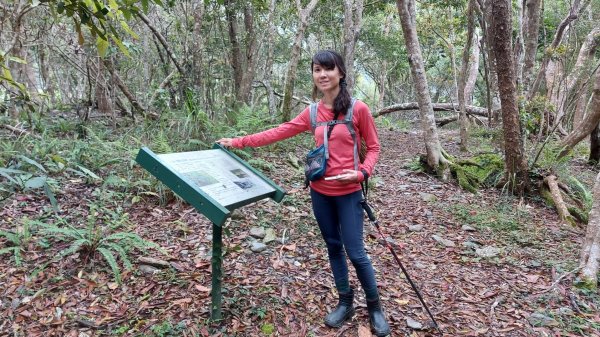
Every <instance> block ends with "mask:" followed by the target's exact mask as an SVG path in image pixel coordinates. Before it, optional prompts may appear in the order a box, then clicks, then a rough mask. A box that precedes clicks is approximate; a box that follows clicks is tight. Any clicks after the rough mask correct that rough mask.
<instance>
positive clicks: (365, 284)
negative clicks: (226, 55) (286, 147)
mask: <svg viewBox="0 0 600 337" xmlns="http://www.w3.org/2000/svg"><path fill="white" fill-rule="evenodd" d="M311 70H312V76H313V83H314V87H313V100H316V98H317V94H319V93H320V95H321V99H320V101H319V102H318V105H317V122H327V121H331V120H336V119H340V120H343V119H344V115H345V114H346V112H347V111H348V109H349V108H350V109H352V113H353V114H352V125H351V126H353V127H354V132H355V133H356V140H357V145H358V146H360V139H361V138H363V139H364V140H365V143H366V157H365V159H364V161H363V162H362V163H360V165H359V167H358V169H355V165H354V162H355V159H354V153H355V152H354V140H353V138H352V136H351V134H350V132H349V128H348V127H346V125H343V124H342V125H339V126H337V127H336V125H330V126H327V125H325V126H317V127H316V129H315V132H314V137H315V142H316V145H317V146H320V145H321V144H323V143H324V137H323V134H324V132H325V128H326V127H328V135H329V137H328V139H329V141H328V143H329V144H328V148H329V159H328V160H327V167H326V176H325V177H324V178H322V179H318V180H316V181H312V182H310V195H311V200H312V207H313V211H314V214H315V218H316V219H317V223H318V224H319V228H320V230H321V234H322V236H323V239H324V240H325V243H326V245H327V252H328V256H329V262H330V264H331V269H332V271H333V277H334V281H335V286H336V288H337V291H338V294H339V303H338V306H337V307H336V308H335V309H334V310H333V311H332V312H331V313H329V314H328V315H327V316H326V317H325V324H326V325H328V326H330V327H335V328H339V327H341V326H342V324H343V323H344V322H345V321H346V320H347V319H349V318H351V317H352V315H354V307H353V304H352V303H353V299H354V291H353V289H352V288H351V287H350V282H349V279H348V265H347V263H346V255H345V254H344V249H345V252H346V253H347V254H348V257H349V258H350V261H351V262H352V264H353V265H354V268H355V270H356V274H357V276H358V279H359V280H360V283H361V286H362V288H363V290H364V291H365V295H366V299H367V308H368V311H369V318H370V321H371V327H372V329H373V330H374V332H375V335H377V336H386V335H388V334H389V333H390V328H389V325H388V323H387V321H386V319H385V315H384V313H383V310H382V308H381V304H380V300H379V294H378V291H377V282H376V280H375V273H374V270H373V266H372V265H371V261H370V260H369V257H368V256H367V254H366V251H365V247H364V242H363V209H362V207H361V203H360V202H361V200H362V199H363V196H362V191H361V186H360V182H362V181H363V180H365V179H366V178H368V176H369V175H370V174H371V172H373V167H374V166H375V163H376V161H377V158H378V157H379V149H380V146H379V140H378V138H377V130H376V129H375V124H374V122H373V117H372V116H371V112H370V110H369V107H368V106H367V105H366V104H365V103H363V102H361V101H358V100H357V101H355V103H354V105H353V106H352V104H353V101H352V98H351V97H350V94H349V92H348V90H347V89H346V80H345V77H346V67H345V65H344V61H343V59H342V57H341V56H340V55H339V54H338V53H336V52H334V51H331V50H324V51H319V52H317V53H316V54H315V56H313V58H312V63H311ZM309 110H310V109H309V108H306V109H305V110H304V111H302V113H300V114H299V115H298V116H296V117H295V118H294V119H293V120H292V121H290V122H287V123H283V124H281V125H280V126H278V127H276V128H273V129H270V130H267V131H263V132H260V133H256V134H253V135H249V136H245V137H240V138H233V139H232V138H222V139H220V140H218V142H219V143H220V144H221V145H223V146H228V147H229V146H231V147H235V148H243V147H245V146H250V147H257V146H263V145H268V144H271V143H274V142H277V141H280V140H283V139H286V138H289V137H292V136H295V135H297V134H299V133H301V132H304V131H310V130H311V122H310V112H309ZM317 125H318V124H317Z"/></svg>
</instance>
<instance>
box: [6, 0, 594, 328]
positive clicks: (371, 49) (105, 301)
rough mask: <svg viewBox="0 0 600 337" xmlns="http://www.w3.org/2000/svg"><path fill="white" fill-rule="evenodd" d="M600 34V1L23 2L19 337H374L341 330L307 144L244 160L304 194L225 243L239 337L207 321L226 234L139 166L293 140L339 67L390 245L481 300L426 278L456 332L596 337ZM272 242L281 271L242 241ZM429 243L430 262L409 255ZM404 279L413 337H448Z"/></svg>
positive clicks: (18, 1) (11, 275) (9, 213)
mask: <svg viewBox="0 0 600 337" xmlns="http://www.w3.org/2000/svg"><path fill="white" fill-rule="evenodd" d="M598 13H600V1H598V0H584V1H579V0H574V1H561V0H556V1H541V0H531V1H530V0H523V1H512V2H510V1H490V0H468V1H461V0H448V1H445V0H428V1H420V2H418V3H415V2H414V1H396V2H394V1H362V0H344V1H329V0H322V1H317V0H311V1H304V0H303V1H300V0H296V1H275V0H270V1H266V0H253V1H235V0H222V1H208V0H207V1H161V0H154V1H148V0H145V1H134V0H109V1H97V0H85V1H69V0H67V1H53V0H50V1H33V0H12V1H10V0H9V1H3V2H1V3H0V27H1V30H0V47H1V48H0V53H1V54H0V66H1V67H2V69H1V74H0V137H1V138H0V139H1V140H2V141H1V143H0V151H1V152H0V205H1V206H2V208H1V213H0V215H1V218H0V254H2V256H3V259H2V262H0V285H2V287H0V289H2V290H0V294H1V296H2V297H0V310H1V314H2V320H0V334H1V335H5V334H6V335H11V336H35V335H43V336H51V335H55V336H62V335H73V336H81V334H83V335H84V336H93V335H115V336H117V335H118V336H121V335H155V336H170V335H190V336H191V335H203V336H204V335H206V336H207V335H221V336H234V335H273V334H275V335H300V336H306V335H318V336H323V335H327V334H329V335H332V336H334V335H343V334H348V335H356V333H358V334H359V335H361V336H363V335H364V336H366V335H368V334H369V332H368V329H365V328H364V326H365V324H366V323H365V320H364V319H362V321H361V320H360V319H359V320H353V322H352V324H351V325H349V326H348V327H346V328H344V329H342V330H341V331H340V332H334V331H330V330H326V328H325V327H324V326H323V324H322V322H321V318H322V317H321V316H322V315H321V314H322V313H324V312H325V311H326V310H327V308H326V307H325V306H323V305H322V303H329V302H331V304H332V305H333V304H334V303H333V302H334V300H333V297H334V291H333V289H332V285H331V284H330V283H331V281H330V280H328V279H327V273H325V272H322V270H324V269H325V270H326V269H327V268H328V266H327V263H326V259H324V257H323V256H321V255H322V254H320V255H319V256H313V254H310V253H308V252H310V251H312V250H314V249H315V247H320V246H319V245H320V244H318V243H317V242H318V237H317V238H315V239H312V240H311V239H310V238H311V236H314V235H318V233H316V234H315V233H314V232H313V231H312V230H311V229H310V228H311V227H310V226H311V224H313V220H312V218H311V217H310V215H309V214H310V210H309V209H308V208H307V206H308V200H307V197H306V195H305V193H303V191H302V190H301V188H300V186H301V184H302V178H301V176H302V172H301V169H302V168H301V164H300V162H301V160H299V158H302V155H303V154H304V153H305V152H306V150H307V149H308V148H309V147H310V143H311V140H310V136H309V135H305V136H301V137H297V138H296V139H294V140H291V141H284V142H282V143H280V144H277V145H273V146H270V147H268V148H266V149H247V150H244V151H238V152H236V153H237V154H238V155H240V156H241V157H242V158H244V159H246V160H248V161H249V162H250V163H251V164H252V165H254V166H256V167H257V168H259V169H261V170H263V171H265V172H267V174H268V175H269V176H270V177H272V178H273V179H274V180H275V181H276V182H278V183H280V184H281V185H282V186H284V187H285V188H286V189H287V190H288V192H289V194H288V196H287V197H286V199H285V201H284V202H283V203H282V205H274V204H270V203H258V204H256V205H253V206H250V207H248V208H245V209H244V210H243V211H244V212H243V214H237V215H236V216H235V217H233V218H232V220H231V221H230V223H229V224H228V225H227V237H228V238H227V242H226V246H227V248H226V255H225V267H224V268H225V274H226V275H228V277H230V278H229V279H227V278H226V283H227V282H230V284H231V287H230V289H229V290H226V292H225V295H224V296H225V299H226V300H225V303H224V310H225V312H226V315H225V318H224V320H223V321H221V322H210V320H209V319H208V317H209V316H208V313H209V310H208V306H209V304H208V303H209V298H208V297H209V296H208V294H209V292H210V288H209V285H210V281H209V280H210V270H209V266H210V263H209V262H207V261H209V260H210V256H209V250H210V226H209V224H208V223H207V221H206V220H205V219H202V218H201V217H200V216H196V215H195V214H194V213H193V210H192V209H191V208H190V207H189V205H187V204H185V203H184V202H182V201H181V200H180V199H178V198H177V197H176V196H174V195H173V194H172V193H171V192H170V191H168V190H167V189H166V188H165V187H164V186H163V185H161V184H160V183H158V182H157V181H156V180H155V179H154V178H152V177H151V176H150V175H149V174H147V173H145V172H143V171H142V170H141V169H140V168H139V166H137V165H136V164H135V162H134V157H135V154H136V153H137V150H138V149H139V148H140V147H142V146H144V145H145V146H148V147H150V148H151V149H152V150H153V151H155V152H157V153H167V152H180V151H191V150H198V149H206V148H209V147H210V146H211V145H212V142H214V140H215V139H218V138H220V137H222V136H228V137H230V136H240V135H244V134H249V133H252V132H256V131H259V130H263V129H266V128H268V127H271V126H275V125H277V124H278V123H281V122H283V121H287V120H289V119H291V118H292V117H293V116H295V115H296V114H297V113H298V112H300V111H301V110H302V109H303V108H304V107H305V106H306V104H308V103H309V102H310V100H311V98H310V93H311V91H312V78H311V74H310V71H309V69H310V58H311V56H312V55H313V54H314V53H315V52H316V51H317V50H320V49H334V50H337V51H339V52H341V53H342V54H343V55H344V58H345V59H346V63H347V64H348V65H349V66H348V70H349V73H348V83H349V88H351V90H352V92H353V95H354V96H355V97H357V98H359V99H361V100H363V101H365V102H366V103H367V104H368V105H369V106H370V107H371V110H372V113H373V115H374V116H375V119H376V122H377V124H378V126H379V129H380V130H381V135H380V136H381V138H382V141H383V142H382V143H383V146H384V152H385V151H388V152H387V153H384V156H383V157H382V161H381V164H380V166H379V168H378V174H377V175H379V177H380V178H374V179H372V182H371V184H372V193H373V195H374V196H373V198H374V199H375V201H376V202H379V207H380V212H381V213H383V214H384V215H383V216H384V217H386V215H389V214H395V213H394V210H397V209H404V210H405V213H403V214H404V215H403V216H400V215H399V216H398V218H394V217H393V216H391V215H390V216H389V217H388V220H390V221H391V222H393V223H394V225H396V226H390V228H388V231H387V232H386V234H387V235H390V238H388V240H391V241H393V242H394V244H396V245H398V247H399V248H402V249H403V250H404V249H406V251H405V252H404V256H405V257H407V258H408V259H409V260H410V261H413V260H414V261H416V260H420V261H421V262H423V261H430V262H431V265H438V266H439V265H440V264H445V265H447V268H448V269H447V270H445V272H446V273H447V274H448V275H454V276H457V277H458V278H459V279H460V280H456V279H453V278H452V277H453V276H452V277H450V276H449V278H439V277H435V275H437V273H438V272H439V269H438V271H436V268H433V269H431V268H429V267H427V266H424V265H423V263H421V266H420V267H419V266H417V267H416V268H418V269H420V271H421V273H420V274H422V275H421V277H420V280H419V282H420V284H421V286H422V287H423V288H426V289H427V290H426V293H427V294H428V295H429V301H431V302H433V304H436V305H435V307H436V310H434V312H435V313H436V314H437V315H438V317H439V316H441V317H442V318H441V319H440V321H441V323H442V327H443V328H444V330H445V331H446V332H447V333H448V334H449V335H471V336H477V335H482V336H483V335H498V336H504V335H507V334H510V335H524V336H529V335H550V334H553V335H569V334H570V335H580V336H591V335H593V334H594V333H597V329H599V328H600V317H599V316H598V305H599V301H600V300H599V298H598V294H597V290H596V289H597V282H598V278H597V277H598V258H599V256H600V208H599V207H600V205H598V203H600V182H599V180H600V176H596V175H597V172H598V169H597V163H598V160H599V159H600V129H599V127H598V125H599V121H600V72H599V71H598V67H599V64H600V63H599V60H600V51H599V49H598V44H599V43H600V26H599V24H598V22H600V14H598ZM386 144H387V145H386ZM386 146H388V150H385V148H386ZM395 151H397V152H395ZM385 156H390V157H385ZM385 158H387V159H388V160H389V161H385V160H384V159H385ZM290 172H292V173H290ZM397 172H400V173H401V174H400V173H397ZM406 179H408V181H406ZM432 186H433V187H432ZM440 186H443V190H444V193H450V194H451V196H450V197H449V198H450V199H442V198H441V197H440V196H439V195H436V193H438V192H439V190H440ZM411 190H412V191H413V192H414V193H413V194H415V195H416V199H418V200H417V201H414V200H406V197H405V195H406V194H407V193H408V192H407V191H411ZM429 190H432V191H436V193H425V192H426V191H429ZM386 193H387V194H386ZM386 195H387V198H384V196H386ZM444 195H446V194H444ZM452 198H458V199H452ZM438 199H439V200H438ZM457 200H458V202H456V201H457ZM481 200H486V201H487V203H486V204H485V205H482V204H478V201H481ZM415 202H417V204H416V205H415V204H414V203H415ZM400 203H402V204H403V206H398V205H399V204H400ZM411 207H416V208H415V209H417V210H419V211H423V212H424V214H425V215H426V216H425V218H424V219H425V220H422V221H423V223H420V221H421V220H414V219H413V220H410V221H409V220H407V219H410V216H409V215H407V214H410V212H411ZM432 210H435V212H436V213H435V214H438V215H437V216H436V217H433V216H431V212H432ZM428 212H429V213H428ZM527 213H530V214H529V215H526V214H527ZM444 216H447V217H448V219H452V220H448V223H446V224H443V225H441V224H440V223H439V219H440V218H444ZM402 217H404V218H403V219H404V220H402V219H400V218H402ZM290 221H292V222H297V223H298V224H299V227H298V228H292V227H290V226H289V223H290ZM313 225H314V224H313ZM419 225H423V226H424V227H425V229H424V230H423V228H421V229H417V228H416V227H411V226H419ZM463 225H467V227H466V228H463ZM256 226H258V227H265V228H267V229H271V230H273V232H274V233H275V235H276V236H278V239H277V240H275V241H276V242H279V243H278V244H273V243H272V242H271V241H270V243H269V244H270V245H269V246H267V248H268V249H267V251H266V252H267V253H260V254H254V253H252V251H250V249H249V248H250V247H251V244H252V242H251V241H252V240H254V239H252V236H251V235H248V234H242V233H245V231H247V230H248V229H249V228H250V227H256ZM440 226H442V227H443V228H440ZM165 227H166V228H165ZM455 227H456V228H455ZM440 231H441V232H443V233H445V235H446V236H439V235H433V236H432V235H430V234H435V233H439V232H440ZM463 232H464V233H471V232H475V234H468V235H470V239H467V236H468V235H466V234H464V233H463ZM415 233H420V234H415ZM457 233H459V234H457ZM548 233H550V234H548ZM454 235H457V236H456V238H458V240H462V241H464V242H463V243H462V246H459V247H456V246H454V242H453V241H452V240H449V239H451V238H452V237H453V236H454ZM417 236H418V237H419V238H421V239H422V240H424V241H423V242H422V245H421V247H423V249H421V250H419V249H416V247H413V248H406V247H405V244H407V243H403V244H399V243H397V242H404V241H406V239H407V237H409V238H411V240H416V237H417ZM286 237H287V239H286ZM432 238H433V239H432ZM367 239H369V240H371V242H372V243H373V244H375V243H376V241H377V239H376V235H374V236H368V238H367ZM500 243H502V244H500ZM413 245H415V246H419V245H418V244H416V243H415V242H413ZM498 246H501V247H500V248H498ZM322 248H323V247H320V249H322ZM530 250H531V251H530ZM440 251H443V252H444V253H440ZM523 251H528V253H527V254H530V255H531V256H530V255H527V254H525V253H523ZM269 252H270V253H269ZM432 252H436V253H435V254H433V253H432ZM261 254H262V255H261ZM370 254H371V255H372V256H379V255H380V254H381V255H382V256H385V250H383V251H379V250H377V248H372V251H370ZM440 254H441V255H440ZM523 254H525V255H527V256H528V257H527V258H525V257H523V256H525V255H523ZM147 256H153V257H154V260H152V261H149V260H148V259H147ZM548 256H552V258H549V257H548ZM303 259H304V260H303ZM308 260H311V261H308ZM388 260H389V259H386V258H385V257H383V258H382V261H383V262H381V264H378V262H375V263H376V267H378V268H380V269H381V270H383V273H387V272H388V271H394V270H396V269H395V267H394V265H393V264H389V263H388V262H390V261H388ZM440 261H441V262H440ZM417 265H419V263H417ZM308 266H310V268H309V267H308ZM412 267H413V268H414V266H412ZM421 267H422V268H421ZM149 268H154V269H149ZM294 268H296V269H294ZM298 268H300V269H302V270H304V269H305V270H304V271H306V272H307V273H308V272H309V271H311V272H314V273H316V275H317V276H314V277H308V275H309V274H306V275H305V274H303V273H304V271H302V272H299V271H298V272H294V270H297V269H298ZM311 268H315V269H311ZM437 268H442V267H441V266H440V267H437ZM510 268H515V269H514V270H512V269H510ZM430 269H431V270H430ZM258 271H261V272H260V273H257V272H258ZM465 273H469V275H479V276H473V278H470V279H461V278H463V277H465V276H464V275H465ZM488 273H492V274H488ZM257 274H260V275H257ZM267 275H268V276H267ZM282 275H283V276H282ZM427 275H429V276H430V277H428V276H427ZM511 275H512V276H514V275H520V276H521V277H522V279H523V280H525V281H523V282H521V281H516V279H515V281H514V282H517V283H518V282H521V283H518V286H517V285H516V284H517V283H513V282H512V281H511V280H512V278H511V277H512V276H511ZM390 277H391V278H395V281H390V283H389V284H394V286H391V285H388V287H386V286H385V284H386V283H385V281H384V286H383V287H384V289H386V291H387V292H385V294H386V295H385V298H384V299H385V303H387V305H386V307H387V308H388V309H387V310H388V314H389V315H390V316H392V318H391V322H392V326H393V328H394V329H395V331H398V332H401V331H402V332H405V333H407V334H408V333H412V334H414V335H427V334H428V333H430V332H433V330H428V328H427V326H426V324H424V325H425V326H421V327H418V326H416V325H415V324H412V323H414V322H412V323H411V324H408V323H407V322H406V320H405V317H404V316H411V317H413V318H415V319H417V320H420V321H421V322H425V321H426V320H427V317H426V316H425V315H423V314H422V313H421V312H420V309H419V305H418V302H417V301H415V299H414V297H413V295H410V289H409V288H405V287H404V285H402V286H401V285H400V284H399V283H402V282H403V280H398V275H396V276H393V275H392V276H390ZM476 278H480V279H479V281H477V282H476V281H474V280H475V279H476ZM450 279H452V281H450ZM282 280H283V281H282ZM490 280H494V281H490ZM486 282H490V283H492V284H495V286H496V287H495V288H492V289H487V290H486V288H485V284H486ZM495 282H498V283H497V284H496V283H495ZM475 283H477V285H476V286H474V284H475ZM300 285H302V286H300ZM472 286H473V287H472ZM253 287H254V288H253ZM396 287H401V288H398V289H396ZM315 288H316V289H319V290H318V291H316V294H315V295H309V297H308V298H306V294H312V293H314V292H315V290H314V289H315ZM253 289H254V290H256V289H258V291H254V290H253ZM292 289H294V290H292ZM498 289H502V290H501V291H498ZM440 294H442V295H440ZM448 294H452V296H450V295H448ZM457 294H458V295H457ZM436 296H441V297H440V298H437V297H436ZM457 296H458V297H457ZM324 299H327V301H325V302H324ZM465 299H466V300H465ZM488 302H489V303H488ZM450 303H452V304H450ZM465 303H469V304H468V305H467V304H465ZM481 304H483V307H482V308H477V309H475V307H477V305H481ZM469 305H470V306H473V307H469V308H466V307H465V306H469ZM307 308H310V309H311V311H312V312H313V314H307V313H306V310H308V309H307ZM363 318H364V315H363ZM417 323H419V322H417ZM407 324H408V325H407ZM419 324H420V323H419Z"/></svg>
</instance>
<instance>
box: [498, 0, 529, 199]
mask: <svg viewBox="0 0 600 337" xmlns="http://www.w3.org/2000/svg"><path fill="white" fill-rule="evenodd" d="M492 13H493V17H494V19H493V21H492V29H491V31H493V32H494V37H493V40H494V54H495V56H496V65H497V70H498V88H499V91H500V101H501V102H502V125H503V129H504V156H505V158H504V159H505V162H506V178H507V182H508V184H509V188H510V189H511V191H513V193H516V194H519V195H522V194H523V193H524V192H526V191H528V190H529V175H528V168H527V160H526V159H525V151H524V149H523V143H522V141H521V125H520V121H519V109H518V105H517V88H516V85H515V74H514V72H515V67H514V65H513V60H514V58H513V55H512V42H511V40H512V39H511V35H512V23H511V13H512V11H511V2H510V0H496V1H494V2H493V3H492Z"/></svg>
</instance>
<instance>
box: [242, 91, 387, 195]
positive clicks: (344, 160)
mask: <svg viewBox="0 0 600 337" xmlns="http://www.w3.org/2000/svg"><path fill="white" fill-rule="evenodd" d="M333 116H334V113H333V110H332V109H329V108H327V107H326V106H325V105H324V104H323V103H322V102H319V104H318V108H317V122H327V121H330V120H332V119H333ZM338 119H344V116H343V115H341V116H339V117H338ZM352 122H353V124H354V130H355V132H356V141H357V146H358V150H359V152H360V146H361V142H360V139H361V138H364V139H365V143H366V146H367V155H366V157H365V160H364V161H363V162H362V163H359V170H360V169H364V170H366V171H367V173H368V174H369V175H371V174H372V172H373V168H374V167H375V163H376V162H377V159H378V158H379V151H380V145H379V139H378V137H377V129H376V128H375V123H374V121H373V116H372V115H371V111H370V110H369V107H368V106H367V105H366V104H365V103H363V102H362V101H359V100H357V101H356V103H355V104H354V111H353V115H352ZM324 127H326V126H317V128H316V129H315V134H314V139H315V144H316V146H320V145H321V144H323V132H324ZM304 131H310V112H309V107H307V108H306V109H304V111H302V112H301V113H300V114H299V115H298V116H296V117H295V118H294V119H292V120H291V121H289V122H286V123H283V124H281V125H279V126H277V127H275V128H272V129H269V130H266V131H263V132H259V133H255V134H252V135H248V136H245V137H239V138H235V139H233V142H232V145H233V147H235V148H243V147H246V146H249V147H258V146H264V145H268V144H271V143H275V142H277V141H280V140H284V139H287V138H290V137H293V136H295V135H297V134H299V133H301V132H304ZM353 146H354V142H353V141H352V136H351V135H350V132H349V131H348V127H347V126H346V125H344V124H340V125H336V126H335V127H334V128H333V131H332V132H331V136H330V138H329V145H328V148H329V160H327V169H326V176H335V175H338V174H341V173H343V172H342V171H343V170H344V169H350V170H354V154H353V153H354V152H353V151H354V149H353ZM363 179H364V177H363V175H362V173H359V180H361V181H362V180H363ZM310 187H311V188H312V189H314V190H315V191H317V192H319V193H321V194H325V195H330V196H338V195H345V194H349V193H352V192H356V191H358V190H360V183H359V182H356V183H350V184H342V183H341V182H339V181H336V180H324V179H319V180H317V181H312V182H311V183H310Z"/></svg>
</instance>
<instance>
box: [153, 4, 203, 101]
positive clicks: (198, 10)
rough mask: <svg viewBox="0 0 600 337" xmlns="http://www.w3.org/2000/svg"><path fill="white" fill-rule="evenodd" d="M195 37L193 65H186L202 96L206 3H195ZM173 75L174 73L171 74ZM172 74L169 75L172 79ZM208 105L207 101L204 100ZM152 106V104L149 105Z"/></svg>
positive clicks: (192, 52) (192, 81) (196, 88)
mask: <svg viewBox="0 0 600 337" xmlns="http://www.w3.org/2000/svg"><path fill="white" fill-rule="evenodd" d="M194 6H195V7H194V9H193V10H194V14H193V15H194V28H193V30H194V36H193V38H192V48H191V51H190V52H191V55H190V56H191V57H190V58H191V63H187V62H186V63H187V64H186V67H185V68H186V69H188V71H189V72H190V74H191V75H190V77H191V83H192V85H193V87H194V89H195V91H196V92H197V93H198V94H202V93H203V92H204V90H203V87H204V85H205V81H204V76H206V72H205V69H204V65H203V62H202V60H203V59H204V55H203V53H202V48H203V46H204V41H205V40H204V35H203V31H202V24H203V22H204V13H205V11H206V7H205V5H204V1H195V2H194ZM171 74H173V72H171ZM171 74H169V76H167V77H170V76H171ZM203 101H204V103H206V100H203ZM149 105H150V104H149Z"/></svg>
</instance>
